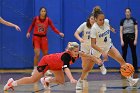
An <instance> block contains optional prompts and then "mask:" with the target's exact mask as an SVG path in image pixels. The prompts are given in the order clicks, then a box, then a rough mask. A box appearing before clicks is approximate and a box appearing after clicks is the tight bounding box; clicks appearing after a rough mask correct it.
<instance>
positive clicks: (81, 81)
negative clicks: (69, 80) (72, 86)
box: [76, 80, 83, 90]
mask: <svg viewBox="0 0 140 93" xmlns="http://www.w3.org/2000/svg"><path fill="white" fill-rule="evenodd" d="M76 90H83V80H78V82H77V84H76Z"/></svg>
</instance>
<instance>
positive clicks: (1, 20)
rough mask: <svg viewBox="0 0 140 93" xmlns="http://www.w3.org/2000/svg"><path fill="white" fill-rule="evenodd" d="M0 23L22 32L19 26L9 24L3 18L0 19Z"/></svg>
mask: <svg viewBox="0 0 140 93" xmlns="http://www.w3.org/2000/svg"><path fill="white" fill-rule="evenodd" d="M0 23H2V24H4V25H7V26H11V27H14V28H15V29H16V30H17V31H21V30H20V27H19V26H17V25H16V24H13V23H11V22H8V21H6V20H4V19H2V18H1V17H0Z"/></svg>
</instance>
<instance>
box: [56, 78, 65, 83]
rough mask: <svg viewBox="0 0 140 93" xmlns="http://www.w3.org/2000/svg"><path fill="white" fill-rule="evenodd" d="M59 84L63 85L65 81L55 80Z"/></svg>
mask: <svg viewBox="0 0 140 93" xmlns="http://www.w3.org/2000/svg"><path fill="white" fill-rule="evenodd" d="M56 81H57V82H58V83H59V84H64V83H65V80H64V79H57V80H56Z"/></svg>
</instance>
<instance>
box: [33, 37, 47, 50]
mask: <svg viewBox="0 0 140 93" xmlns="http://www.w3.org/2000/svg"><path fill="white" fill-rule="evenodd" d="M33 47H34V48H39V49H42V50H48V39H47V37H39V36H33Z"/></svg>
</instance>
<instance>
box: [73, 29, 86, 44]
mask: <svg viewBox="0 0 140 93" xmlns="http://www.w3.org/2000/svg"><path fill="white" fill-rule="evenodd" d="M79 34H80V32H79V31H78V30H76V32H75V33H74V36H75V38H76V39H78V40H79V41H80V42H81V43H83V42H84V40H83V38H81V37H80V35H79Z"/></svg>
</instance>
